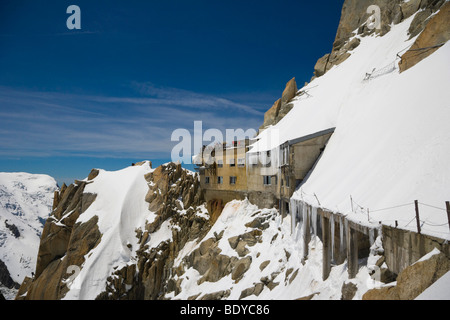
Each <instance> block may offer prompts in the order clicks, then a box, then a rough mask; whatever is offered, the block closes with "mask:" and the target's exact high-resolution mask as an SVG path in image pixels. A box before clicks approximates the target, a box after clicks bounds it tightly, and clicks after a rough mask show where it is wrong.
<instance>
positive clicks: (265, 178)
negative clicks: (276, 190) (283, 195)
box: [263, 176, 272, 186]
mask: <svg viewBox="0 0 450 320" xmlns="http://www.w3.org/2000/svg"><path fill="white" fill-rule="evenodd" d="M271 180H272V179H271V176H263V181H264V185H265V186H270V185H271V184H272V183H271V182H272V181H271Z"/></svg>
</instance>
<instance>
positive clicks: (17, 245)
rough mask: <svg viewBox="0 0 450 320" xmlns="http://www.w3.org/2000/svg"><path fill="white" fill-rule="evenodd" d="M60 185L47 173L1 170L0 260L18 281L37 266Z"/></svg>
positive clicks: (29, 274) (15, 280)
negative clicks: (44, 231)
mask: <svg viewBox="0 0 450 320" xmlns="http://www.w3.org/2000/svg"><path fill="white" fill-rule="evenodd" d="M57 189H58V187H57V183H56V181H55V179H53V178H52V177H50V176H47V175H41V174H29V173H0V260H2V261H3V262H4V264H5V265H6V267H7V269H8V271H9V274H10V276H11V278H12V280H13V281H14V282H16V283H21V282H22V281H23V279H24V278H25V276H31V273H32V272H34V270H35V266H36V252H37V250H38V247H39V241H40V236H41V232H42V229H43V227H44V223H45V220H46V219H47V217H48V216H49V215H50V213H51V211H52V204H53V194H54V192H55V191H56V190H57ZM0 286H1V284H0ZM6 295H7V293H6ZM8 298H11V297H8Z"/></svg>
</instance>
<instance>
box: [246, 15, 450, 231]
mask: <svg viewBox="0 0 450 320" xmlns="http://www.w3.org/2000/svg"><path fill="white" fill-rule="evenodd" d="M413 18H414V16H412V17H410V18H409V19H406V20H405V21H404V22H402V23H401V24H398V25H393V26H392V29H391V31H390V32H389V33H387V34H386V35H384V36H383V37H379V36H375V35H372V36H368V37H361V38H360V40H361V44H360V45H359V46H358V47H357V48H356V49H355V50H354V51H353V52H352V55H351V57H350V58H348V59H347V60H346V61H344V62H343V63H342V64H340V65H338V66H335V67H334V68H333V69H332V70H330V71H329V72H327V73H326V74H325V75H324V76H322V77H320V78H317V79H315V80H314V81H312V82H311V83H310V84H309V85H308V86H306V87H305V88H303V89H301V90H308V89H310V90H309V91H308V92H309V94H310V95H311V96H307V95H301V96H299V97H297V98H296V101H295V106H294V108H293V109H292V111H291V112H290V113H289V114H288V115H287V116H285V118H283V119H282V120H281V121H280V122H279V123H278V124H276V125H275V126H273V127H271V128H269V129H267V130H266V131H264V132H263V133H262V134H261V135H260V137H259V138H260V141H259V142H258V143H257V144H255V147H254V148H253V149H252V152H256V151H263V150H268V149H274V148H276V147H277V145H279V144H280V143H283V142H285V141H287V140H290V139H293V138H297V137H301V136H306V135H308V134H312V133H315V132H318V131H321V130H324V129H328V128H332V127H335V128H336V130H335V133H334V134H333V136H332V137H331V139H330V141H329V143H328V146H327V148H326V150H325V152H324V153H323V156H322V158H321V159H320V161H319V162H318V164H317V166H316V168H315V170H314V171H313V172H312V174H311V176H310V177H309V179H308V181H307V182H306V183H305V184H304V185H303V186H302V187H301V190H298V191H297V192H296V193H295V194H294V198H295V199H300V200H301V199H303V200H304V201H306V202H308V203H309V204H311V205H314V206H318V202H317V200H316V197H315V196H312V195H314V194H316V195H317V198H318V199H319V201H320V205H321V207H324V208H326V209H329V210H331V211H335V212H341V213H343V214H350V215H351V217H352V218H353V219H354V220H357V221H361V222H364V223H368V222H369V221H368V220H369V219H368V215H367V209H369V211H370V213H369V215H370V222H372V223H378V222H379V221H382V222H383V223H384V224H388V225H393V224H394V223H395V220H397V221H398V224H399V227H401V228H406V229H411V230H416V224H415V221H414V217H415V209H414V204H413V202H414V200H419V202H420V208H419V209H420V219H421V224H422V232H423V233H428V234H432V235H435V236H438V237H441V238H448V239H450V233H449V227H448V221H447V215H446V212H445V201H449V200H450V197H449V194H448V190H450V166H448V163H449V162H450V130H448V119H450V91H449V90H448V85H449V83H450V72H449V71H450V59H449V56H450V44H449V43H447V44H446V45H444V46H443V47H441V48H440V49H439V50H437V51H436V52H435V53H434V54H432V55H431V56H429V57H428V58H426V59H424V60H423V61H422V62H420V63H419V64H417V65H416V66H414V67H413V68H411V69H409V70H407V71H405V72H403V73H402V74H400V73H399V72H398V65H397V64H398V62H399V59H398V58H396V55H397V53H398V52H400V51H402V50H404V49H405V48H408V47H409V46H411V45H412V44H413V42H414V41H415V39H416V38H413V39H411V40H407V39H408V35H407V30H408V28H409V26H410V23H411V21H412V20H413ZM384 67H386V68H385V70H386V73H384V74H383V72H382V74H380V75H379V76H378V77H376V78H373V79H371V80H369V81H363V79H364V78H365V75H366V73H371V72H372V70H373V69H374V68H376V69H377V70H381V71H382V70H383V69H384ZM393 67H395V68H396V70H391V68H393ZM390 71H392V72H390ZM272 132H277V134H278V136H279V140H277V141H270V139H269V137H270V135H271V133H272ZM350 197H351V198H352V199H353V204H352V201H351V200H350ZM352 205H353V212H352ZM399 206H400V207H399ZM392 207H394V208H392ZM387 208H391V209H388V210H384V209H387ZM381 209H383V210H381ZM378 210H381V211H378ZM412 220H413V221H412Z"/></svg>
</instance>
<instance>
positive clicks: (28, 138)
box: [0, 83, 263, 159]
mask: <svg viewBox="0 0 450 320" xmlns="http://www.w3.org/2000/svg"><path fill="white" fill-rule="evenodd" d="M133 86H134V88H135V89H136V90H137V92H138V94H136V96H133V95H131V96H129V97H114V96H113V97H111V96H93V95H82V94H65V93H59V92H38V91H29V90H19V89H15V88H9V87H4V86H0V155H1V156H9V157H16V156H17V157H20V156H43V157H47V156H64V155H70V156H81V155H83V156H86V155H89V156H93V157H96V156H98V157H124V158H127V157H128V158H129V157H130V156H131V157H142V158H147V159H151V158H152V157H154V156H157V157H160V156H161V155H166V156H167V157H169V156H170V152H171V149H172V148H173V146H174V145H175V144H176V142H172V141H171V135H172V132H173V131H174V130H175V129H178V128H185V129H187V130H189V131H190V132H193V124H194V121H203V123H204V130H206V129H207V128H217V129H219V130H222V131H225V129H237V128H242V129H245V130H246V129H249V128H257V127H258V126H259V124H260V123H261V122H262V117H263V112H261V111H259V110H257V109H255V108H252V107H249V106H247V105H245V104H242V103H237V102H233V101H231V100H229V99H225V98H221V97H214V96H210V95H204V94H199V93H195V92H190V91H186V90H181V89H174V88H167V89H165V88H156V87H155V86H152V85H149V84H137V83H134V84H133Z"/></svg>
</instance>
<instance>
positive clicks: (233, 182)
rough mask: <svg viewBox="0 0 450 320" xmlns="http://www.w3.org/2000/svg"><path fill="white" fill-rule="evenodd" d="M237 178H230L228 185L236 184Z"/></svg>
mask: <svg viewBox="0 0 450 320" xmlns="http://www.w3.org/2000/svg"><path fill="white" fill-rule="evenodd" d="M236 181H237V177H230V184H233V185H234V184H236Z"/></svg>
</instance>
